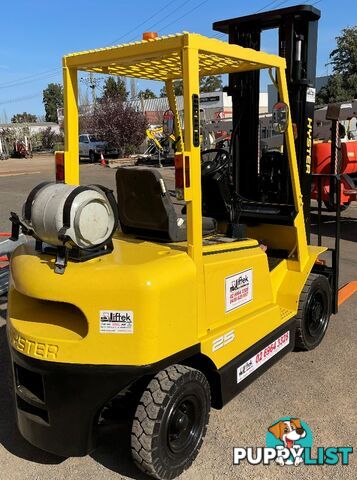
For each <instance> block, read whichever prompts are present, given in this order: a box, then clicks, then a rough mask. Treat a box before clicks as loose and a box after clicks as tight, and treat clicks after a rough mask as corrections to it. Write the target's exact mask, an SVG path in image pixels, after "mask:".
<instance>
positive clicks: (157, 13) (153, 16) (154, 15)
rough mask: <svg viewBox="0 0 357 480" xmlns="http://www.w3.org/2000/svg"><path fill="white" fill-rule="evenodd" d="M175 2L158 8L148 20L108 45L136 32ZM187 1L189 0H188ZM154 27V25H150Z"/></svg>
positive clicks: (174, 0) (172, 0) (173, 0)
mask: <svg viewBox="0 0 357 480" xmlns="http://www.w3.org/2000/svg"><path fill="white" fill-rule="evenodd" d="M174 3H176V0H171V2H169V3H168V4H167V5H165V6H164V7H161V8H160V9H159V10H157V11H156V12H155V13H154V14H153V15H151V16H150V17H148V18H147V19H146V20H144V21H143V22H141V23H139V24H138V25H136V27H134V28H132V29H131V30H129V31H128V32H126V33H124V34H123V35H121V36H120V37H118V38H116V39H115V40H113V41H112V42H110V43H109V44H108V45H107V46H109V45H114V44H116V43H117V42H119V40H122V39H123V38H125V37H127V36H128V35H130V34H131V33H133V32H135V31H136V30H137V29H138V28H140V27H142V26H143V25H145V23H147V22H149V21H150V20H151V19H152V18H155V17H157V15H159V14H160V13H161V12H162V11H163V10H167V9H168V8H169V7H170V6H171V5H173V4H174ZM186 3H187V2H186ZM150 28H152V27H150Z"/></svg>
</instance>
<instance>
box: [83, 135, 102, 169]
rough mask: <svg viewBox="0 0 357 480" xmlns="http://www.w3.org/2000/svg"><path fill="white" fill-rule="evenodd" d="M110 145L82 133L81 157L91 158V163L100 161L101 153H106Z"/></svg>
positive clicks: (93, 136)
mask: <svg viewBox="0 0 357 480" xmlns="http://www.w3.org/2000/svg"><path fill="white" fill-rule="evenodd" d="M107 146H108V144H107V142H103V141H102V140H98V138H97V137H96V136H95V135H91V134H89V133H82V134H81V135H79V156H80V157H85V158H89V160H90V162H91V163H94V162H95V161H96V160H98V159H99V157H100V154H101V153H103V154H104V153H105V151H106V148H107Z"/></svg>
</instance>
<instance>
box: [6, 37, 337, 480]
mask: <svg viewBox="0 0 357 480" xmlns="http://www.w3.org/2000/svg"><path fill="white" fill-rule="evenodd" d="M151 37H153V38H149V39H147V40H143V41H140V42H135V43H130V44H124V45H119V46H115V47H108V48H101V49H97V50H90V51H85V52H79V53H74V54H71V55H67V56H65V57H64V58H63V74H64V101H65V151H64V152H62V153H61V152H60V153H57V155H56V162H57V164H56V167H57V168H56V172H57V178H56V180H57V181H56V182H50V183H45V184H40V185H38V186H37V187H36V188H35V189H34V190H32V192H30V194H29V196H28V198H27V200H26V202H25V204H24V208H23V213H22V216H18V215H16V214H15V213H12V216H11V219H12V222H13V238H16V236H17V235H18V233H19V231H23V232H24V233H26V234H27V235H31V236H32V237H33V241H29V242H28V243H27V244H25V245H22V246H20V247H18V248H17V249H16V250H15V252H14V253H13V255H12V258H11V282H10V290H9V303H8V322H7V332H8V341H9V344H10V347H11V356H12V365H13V374H14V391H15V392H14V394H15V402H16V412H17V413H16V415H17V424H18V427H19V430H20V432H21V434H22V435H23V436H24V438H26V439H27V440H28V441H29V442H30V443H32V444H33V445H35V446H37V447H39V448H41V449H43V450H46V451H49V452H53V453H55V454H58V455H61V456H80V455H86V454H87V453H88V452H90V451H91V450H93V449H94V448H95V446H96V439H97V437H98V434H99V432H100V428H101V425H102V422H103V421H105V412H106V410H107V409H108V406H113V405H117V406H120V405H121V400H123V399H125V398H126V399H128V398H129V402H127V403H126V405H128V404H129V405H134V404H135V409H134V412H133V413H132V414H131V410H130V409H129V407H123V408H127V410H125V411H124V415H127V417H128V421H131V422H132V433H131V450H132V456H133V460H134V461H135V463H136V464H137V466H138V467H139V468H140V469H141V470H143V471H144V472H146V473H148V474H149V475H151V476H153V477H155V478H159V479H172V478H175V477H176V476H178V475H179V474H181V473H182V472H183V471H184V470H185V469H187V468H188V467H189V466H190V465H191V463H192V462H193V460H194V459H195V457H196V455H197V453H198V451H199V448H200V446H201V444H202V442H203V439H204V437H205V434H206V430H207V424H208V420H209V412H210V408H211V407H213V408H216V409H221V408H222V407H223V406H224V405H225V404H226V403H227V402H228V401H229V400H231V399H232V398H233V397H234V396H235V395H237V394H238V393H239V392H240V391H241V390H243V389H244V388H245V387H246V386H247V385H248V384H250V383H251V382H252V381H253V380H254V379H255V378H257V377H258V376H259V375H261V374H262V373H263V372H264V371H266V370H267V369H268V368H269V367H270V366H271V365H272V364H274V362H276V361H277V360H279V359H280V358H282V357H283V356H284V355H285V354H286V353H288V352H289V351H291V350H293V349H299V350H301V349H302V350H311V349H313V348H315V347H316V346H317V345H319V343H320V342H321V340H322V338H323V336H324V334H325V332H326V329H327V326H328V322H329V318H330V315H331V304H332V292H331V285H330V280H329V278H328V276H327V275H325V273H324V270H315V268H316V267H320V266H321V261H320V260H319V256H320V254H322V253H323V252H324V251H325V250H326V248H324V247H322V246H311V245H309V244H308V243H307V236H306V232H305V223H304V213H303V200H302V195H301V191H300V183H299V173H298V166H297V161H296V154H295V145H294V134H293V127H292V121H291V114H290V107H289V95H288V88H287V82H286V76H285V68H286V62H285V59H284V58H282V57H279V56H276V55H270V54H267V53H264V52H261V51H256V50H253V49H250V48H244V47H242V46H239V45H233V44H228V43H226V42H223V41H220V40H217V39H213V38H207V37H205V36H202V35H198V34H191V33H183V34H178V35H169V36H166V37H161V38H155V37H154V36H151ZM262 69H268V70H271V74H272V75H274V78H276V86H277V88H278V95H279V102H278V103H277V104H276V105H275V107H274V111H273V118H274V127H275V128H276V130H277V131H279V132H281V133H284V135H285V154H286V162H287V166H288V171H289V178H290V182H291V191H292V201H291V202H290V203H283V202H280V203H268V202H267V201H264V202H259V201H256V200H254V201H249V200H248V199H247V198H245V197H243V196H242V195H240V194H239V192H237V190H236V188H235V175H233V173H232V170H233V165H232V164H233V163H234V160H233V157H232V152H231V151H229V150H225V149H214V150H210V151H209V152H208V153H207V152H201V149H200V131H199V125H200V119H199V111H200V109H199V93H200V92H199V79H200V77H202V76H206V75H216V74H217V75H218V74H226V73H230V74H239V73H244V74H245V73H246V72H252V71H259V70H262ZM79 71H86V72H91V73H100V74H109V75H120V76H128V77H135V78H142V79H147V80H159V81H164V82H165V85H166V91H167V92H168V98H169V103H170V109H171V110H172V112H173V114H174V122H173V125H172V131H173V133H174V135H175V138H176V139H179V141H178V143H177V151H176V155H175V184H176V185H175V186H176V193H177V196H178V198H181V199H182V200H183V201H184V207H183V208H181V207H180V209H178V210H177V208H176V209H175V207H174V205H173V203H172V198H171V195H170V192H169V191H168V189H167V186H166V184H165V182H164V180H163V178H162V176H161V173H160V171H159V170H157V169H154V168H148V167H122V168H119V169H118V170H117V173H116V181H117V199H116V200H115V199H114V197H113V194H112V192H110V191H108V190H107V189H106V188H105V187H103V186H98V185H92V186H84V185H79V183H80V182H79V162H78V88H77V74H78V72H79ZM177 79H182V80H183V92H184V119H183V122H184V124H183V125H182V124H181V122H180V117H179V115H178V110H177V105H176V102H175V95H174V90H173V81H174V80H177ZM245 115H247V116H249V111H248V112H245ZM244 121H245V118H244V115H243V116H242V118H241V119H240V122H244ZM166 128H168V125H166ZM183 128H184V134H183V132H182V130H183ZM235 133H236V132H233V133H232V135H234V134H235ZM236 141H238V142H244V141H245V139H244V137H243V138H241V137H240V138H238V139H237V140H236ZM253 161H255V159H254V158H240V163H241V164H243V163H249V162H253ZM242 212H243V213H244V215H243V216H242ZM262 212H263V214H264V219H265V220H264V221H262V220H261V215H262ZM118 223H119V224H120V230H119V229H118V228H117V225H118ZM318 272H321V273H318ZM300 387H301V386H299V388H300ZM116 400H117V402H116Z"/></svg>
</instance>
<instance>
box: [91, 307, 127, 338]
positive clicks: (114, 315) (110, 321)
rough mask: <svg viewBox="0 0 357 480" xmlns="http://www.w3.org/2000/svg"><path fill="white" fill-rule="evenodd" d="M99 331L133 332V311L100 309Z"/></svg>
mask: <svg viewBox="0 0 357 480" xmlns="http://www.w3.org/2000/svg"><path fill="white" fill-rule="evenodd" d="M99 322H100V333H134V312H132V311H131V310H101V311H100V312H99Z"/></svg>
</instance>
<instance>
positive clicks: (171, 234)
mask: <svg viewBox="0 0 357 480" xmlns="http://www.w3.org/2000/svg"><path fill="white" fill-rule="evenodd" d="M116 184H117V194H118V214H119V221H120V225H121V228H122V230H123V232H124V233H129V234H134V235H136V236H138V237H141V238H145V239H151V240H158V241H162V242H176V241H183V240H185V238H186V222H185V221H184V219H181V218H178V217H177V215H176V212H175V209H174V206H173V204H172V202H171V198H170V194H169V193H168V192H167V191H166V187H165V183H164V180H163V178H162V176H161V174H160V172H159V171H158V170H156V169H153V168H144V167H120V168H118V170H117V173H116Z"/></svg>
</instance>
